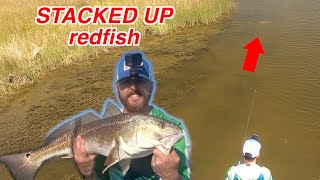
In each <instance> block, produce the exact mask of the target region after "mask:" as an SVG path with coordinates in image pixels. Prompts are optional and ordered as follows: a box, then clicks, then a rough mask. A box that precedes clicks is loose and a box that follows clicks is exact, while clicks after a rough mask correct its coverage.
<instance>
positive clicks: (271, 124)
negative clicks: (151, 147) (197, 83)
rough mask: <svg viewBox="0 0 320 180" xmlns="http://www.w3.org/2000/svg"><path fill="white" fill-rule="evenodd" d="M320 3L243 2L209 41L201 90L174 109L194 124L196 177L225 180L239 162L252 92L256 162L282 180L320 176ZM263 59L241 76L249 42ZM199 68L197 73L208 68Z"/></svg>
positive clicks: (204, 56)
mask: <svg viewBox="0 0 320 180" xmlns="http://www.w3.org/2000/svg"><path fill="white" fill-rule="evenodd" d="M319 9H320V1H299V0H293V1H292V0H290V1H289V0H282V1H275V0H270V1H241V0H240V1H239V2H237V7H236V12H235V14H234V16H233V18H232V20H231V21H230V22H228V23H226V25H225V29H226V31H225V32H224V33H223V34H220V35H219V36H214V37H212V38H211V39H210V41H211V42H212V43H211V45H210V48H209V52H208V53H207V54H206V55H203V58H202V59H203V61H204V62H202V63H203V65H202V67H204V66H205V67H212V68H211V69H210V71H208V75H207V76H208V79H206V80H205V82H204V83H202V85H201V87H200V88H199V89H197V90H195V92H194V93H193V94H192V95H191V96H189V98H187V99H185V101H183V102H182V103H181V104H182V105H178V106H177V107H176V108H175V109H174V110H172V112H179V113H177V114H178V115H179V116H180V117H182V118H183V119H185V120H186V121H187V123H188V125H189V126H190V127H191V128H190V132H191V138H192V140H193V170H194V171H193V172H194V177H195V178H196V179H208V177H210V179H222V178H224V176H225V174H226V171H227V170H228V168H229V167H230V166H231V165H235V164H236V163H237V162H238V160H239V154H240V150H241V146H242V141H243V136H244V131H245V125H246V120H247V117H248V113H249V109H250V105H251V100H252V97H253V94H254V90H255V89H256V90H257V93H256V99H255V103H254V107H253V109H252V114H251V119H250V124H249V134H252V133H258V134H259V135H260V138H261V141H262V145H263V147H262V151H261V157H260V158H259V159H258V164H260V165H264V166H266V167H268V168H270V170H271V171H272V174H273V176H274V177H275V178H276V179H297V180H301V179H317V178H319V176H320V172H319V169H320V164H319V163H320V155H319V152H320V151H319V150H320V121H319V118H318V117H319V116H320V69H319V68H320V59H319V57H320V26H319V23H320V11H319ZM257 36H258V37H259V38H260V40H261V43H262V46H263V48H264V51H265V54H264V55H260V57H259V61H258V64H257V67H256V71H255V73H249V72H245V71H242V70H241V68H242V63H243V60H244V58H245V54H246V50H245V49H243V46H245V45H246V44H247V43H249V42H250V41H251V40H253V39H254V38H255V37H257ZM202 67H201V66H200V65H199V67H198V68H199V71H201V68H202Z"/></svg>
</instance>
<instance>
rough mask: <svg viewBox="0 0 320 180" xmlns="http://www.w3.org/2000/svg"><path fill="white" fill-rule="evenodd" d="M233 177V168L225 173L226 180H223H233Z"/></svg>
mask: <svg viewBox="0 0 320 180" xmlns="http://www.w3.org/2000/svg"><path fill="white" fill-rule="evenodd" d="M234 176H235V173H234V166H232V167H230V168H229V170H228V172H227V176H226V179H225V180H233V179H234Z"/></svg>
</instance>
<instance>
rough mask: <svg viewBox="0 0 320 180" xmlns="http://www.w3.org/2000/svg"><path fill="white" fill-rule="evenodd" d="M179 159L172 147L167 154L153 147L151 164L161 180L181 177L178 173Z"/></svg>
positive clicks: (174, 179) (172, 179) (176, 179)
mask: <svg viewBox="0 0 320 180" xmlns="http://www.w3.org/2000/svg"><path fill="white" fill-rule="evenodd" d="M179 161H180V157H179V156H178V154H177V153H176V151H175V150H173V149H171V151H170V153H169V155H166V154H163V153H162V152H161V151H160V150H159V149H154V150H153V157H152V160H151V166H152V169H153V171H154V172H155V173H156V174H157V175H158V176H160V177H161V179H162V180H178V179H181V177H180V175H179V173H178V167H179Z"/></svg>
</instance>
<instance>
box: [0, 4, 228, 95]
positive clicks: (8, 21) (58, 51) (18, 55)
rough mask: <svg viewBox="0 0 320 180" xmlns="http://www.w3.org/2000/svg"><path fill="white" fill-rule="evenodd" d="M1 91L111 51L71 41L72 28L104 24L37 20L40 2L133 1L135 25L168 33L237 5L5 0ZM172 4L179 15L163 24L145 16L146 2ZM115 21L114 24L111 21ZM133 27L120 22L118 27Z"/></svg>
mask: <svg viewBox="0 0 320 180" xmlns="http://www.w3.org/2000/svg"><path fill="white" fill-rule="evenodd" d="M0 3H1V4H2V5H1V10H0V24H1V26H0V94H1V95H5V94H11V93H13V91H14V89H15V87H17V86H19V85H22V84H26V83H29V82H32V81H33V80H34V79H35V78H37V77H39V76H41V75H43V74H44V73H45V72H47V71H50V70H53V69H55V68H58V67H60V66H64V65H69V64H72V63H78V62H81V61H84V60H86V59H87V58H89V57H94V56H98V55H99V54H100V53H102V54H103V53H104V52H106V51H109V50H110V48H108V47H90V46H86V47H78V46H74V47H68V45H67V40H68V36H69V33H70V31H74V30H77V31H90V32H92V31H96V30H97V29H98V28H99V27H103V26H101V25H87V26H80V25H51V24H48V25H43V26H40V25H37V24H36V23H35V17H36V10H37V8H38V7H39V6H41V5H49V6H56V5H61V6H68V5H72V6H75V7H76V8H80V7H82V6H84V5H89V6H112V5H113V6H116V5H117V6H118V5H131V6H137V7H138V8H139V9H140V15H139V16H140V17H139V19H138V22H137V23H136V24H135V25H134V26H135V28H136V30H138V31H140V32H141V33H142V34H143V35H147V34H150V35H164V34H167V33H170V32H172V31H175V30H177V29H178V28H182V27H189V26H193V25H195V24H208V23H210V22H216V21H218V20H219V19H221V17H223V16H224V15H226V14H228V13H229V12H230V11H231V9H232V8H233V2H232V1H231V0H201V1H200V0H176V1H169V0H150V1H142V0H138V1H129V2H128V1H124V0H120V1H117V0H108V1H102V0H93V1H86V0H70V1H48V0H44V1H36V0H31V1H30V0H19V1H17V0H13V1H12V0H0ZM147 5H150V6H156V5H157V6H160V5H171V6H174V7H175V9H176V14H175V17H174V18H173V19H171V20H169V21H166V23H165V24H164V25H156V26H146V25H144V24H143V22H142V13H143V10H144V7H145V6H147ZM108 27H110V26H108ZM129 27H132V25H130V26H124V25H122V26H121V27H120V26H118V28H119V29H126V28H129Z"/></svg>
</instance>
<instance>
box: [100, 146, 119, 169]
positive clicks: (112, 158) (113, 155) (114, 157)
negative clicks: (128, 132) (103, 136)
mask: <svg viewBox="0 0 320 180" xmlns="http://www.w3.org/2000/svg"><path fill="white" fill-rule="evenodd" d="M118 152H119V144H116V145H115V146H114V147H113V148H112V149H111V151H110V153H109V155H108V156H107V159H106V160H105V161H104V165H105V166H106V168H104V170H103V171H102V174H104V172H105V171H107V170H108V169H109V168H110V167H111V166H112V165H114V164H115V163H117V162H119V156H118Z"/></svg>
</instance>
